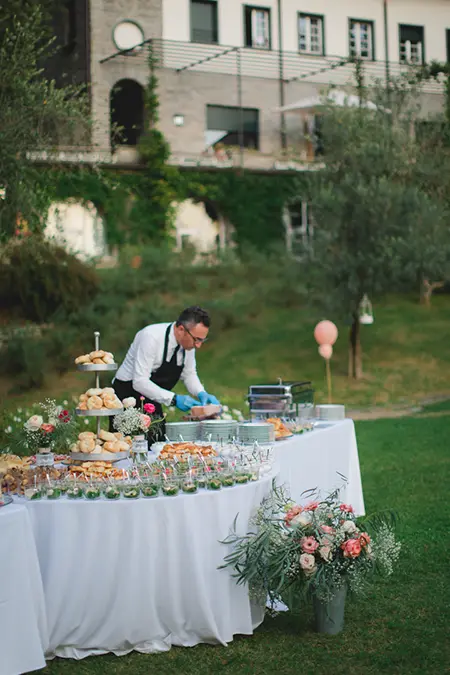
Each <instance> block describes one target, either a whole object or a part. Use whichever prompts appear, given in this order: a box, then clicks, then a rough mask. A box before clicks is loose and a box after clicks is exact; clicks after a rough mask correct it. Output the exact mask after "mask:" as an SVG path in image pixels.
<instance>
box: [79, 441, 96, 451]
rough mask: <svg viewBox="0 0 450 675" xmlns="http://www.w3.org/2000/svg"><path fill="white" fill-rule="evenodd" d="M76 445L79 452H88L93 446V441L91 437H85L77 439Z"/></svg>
mask: <svg viewBox="0 0 450 675" xmlns="http://www.w3.org/2000/svg"><path fill="white" fill-rule="evenodd" d="M78 447H79V449H80V452H85V453H90V452H92V451H93V449H94V448H95V441H94V439H93V438H86V439H85V440H84V441H79V443H78Z"/></svg>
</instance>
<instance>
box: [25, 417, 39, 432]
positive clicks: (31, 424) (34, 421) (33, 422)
mask: <svg viewBox="0 0 450 675" xmlns="http://www.w3.org/2000/svg"><path fill="white" fill-rule="evenodd" d="M43 423H44V420H43V418H42V417H41V416H40V415H32V417H30V419H29V420H28V421H27V422H25V424H24V427H25V429H27V431H38V429H39V428H40V426H41V424H43Z"/></svg>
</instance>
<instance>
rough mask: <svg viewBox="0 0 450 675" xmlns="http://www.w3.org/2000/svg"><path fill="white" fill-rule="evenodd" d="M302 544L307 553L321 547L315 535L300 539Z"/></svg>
mask: <svg viewBox="0 0 450 675" xmlns="http://www.w3.org/2000/svg"><path fill="white" fill-rule="evenodd" d="M300 546H301V547H302V549H303V550H304V551H305V552H306V553H314V551H315V550H316V549H317V548H319V542H318V541H316V539H314V537H302V538H301V539H300Z"/></svg>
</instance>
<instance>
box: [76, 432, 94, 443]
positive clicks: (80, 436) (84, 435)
mask: <svg viewBox="0 0 450 675" xmlns="http://www.w3.org/2000/svg"><path fill="white" fill-rule="evenodd" d="M86 438H93V439H94V440H95V434H94V432H93V431H82V432H81V433H79V434H78V440H79V441H84V440H86Z"/></svg>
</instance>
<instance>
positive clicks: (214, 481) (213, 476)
mask: <svg viewBox="0 0 450 675" xmlns="http://www.w3.org/2000/svg"><path fill="white" fill-rule="evenodd" d="M207 488H208V490H215V491H217V490H220V489H221V488H222V481H221V480H220V476H219V475H218V474H217V473H213V472H211V473H210V474H209V475H208V477H207Z"/></svg>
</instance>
